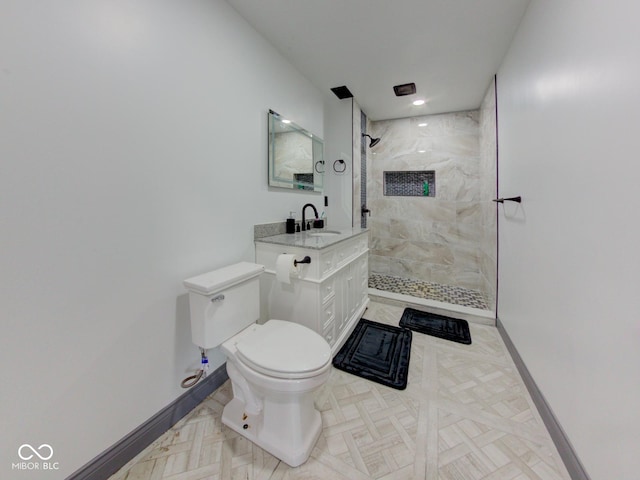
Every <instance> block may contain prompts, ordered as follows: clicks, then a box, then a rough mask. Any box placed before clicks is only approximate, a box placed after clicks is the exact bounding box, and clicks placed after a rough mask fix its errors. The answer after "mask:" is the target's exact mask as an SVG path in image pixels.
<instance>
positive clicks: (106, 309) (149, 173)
mask: <svg viewBox="0 0 640 480" xmlns="http://www.w3.org/2000/svg"><path fill="white" fill-rule="evenodd" d="M0 105H1V106H0V225H1V227H0V272H1V274H0V296H1V297H0V305H2V308H1V310H0V312H1V313H0V315H1V321H2V334H1V340H0V375H1V376H0V409H1V410H0V411H1V425H2V433H0V438H1V442H0V477H2V478H17V475H18V474H19V475H20V478H44V477H43V476H42V475H43V474H42V473H36V474H34V475H30V474H29V473H26V472H20V473H18V472H12V471H11V463H12V462H18V455H17V450H18V447H19V446H20V445H21V444H22V443H29V444H33V445H36V446H37V445H40V444H43V443H47V444H50V445H51V446H52V447H53V449H54V457H53V458H52V459H51V460H50V461H51V462H54V461H55V462H58V463H59V465H60V471H59V472H56V473H55V474H53V476H51V477H50V478H54V477H55V478H63V477H64V476H66V475H68V474H70V473H72V472H73V471H75V470H76V469H77V468H79V467H80V466H82V465H83V464H85V463H86V462H87V461H89V460H91V459H92V458H93V457H94V456H96V455H97V454H99V453H100V452H101V451H103V450H104V449H106V448H108V447H109V446H110V445H112V444H113V443H114V442H116V441H117V440H119V439H120V438H122V437H123V436H124V435H126V434H127V433H128V432H130V431H131V430H132V429H133V428H135V427H137V426H138V425H140V424H141V423H143V422H144V421H146V420H147V419H148V418H149V417H151V416H152V415H153V414H155V413H156V412H158V411H159V410H160V409H162V408H163V407H165V406H166V405H167V404H169V403H170V402H171V401H173V400H174V399H176V398H177V397H178V396H179V395H181V394H182V393H183V392H184V390H182V389H181V388H180V387H179V382H180V380H181V379H182V378H184V377H185V376H187V375H188V374H190V373H192V369H193V368H195V367H196V366H197V364H198V350H197V348H196V347H195V346H193V345H192V344H191V339H190V331H189V318H188V301H187V297H186V295H185V290H184V288H183V286H182V280H183V279H184V278H187V277H189V276H192V275H195V274H199V273H202V272H204V271H207V270H208V269H213V268H216V267H220V266H222V265H225V264H228V263H232V262H236V261H240V260H253V259H254V250H253V228H252V225H253V224H255V223H262V222H269V221H279V220H282V221H284V219H285V218H286V216H287V214H288V212H289V211H290V210H296V211H299V210H300V208H301V207H302V205H303V204H304V203H306V202H309V201H313V202H315V203H319V202H320V201H321V200H320V199H321V196H320V195H313V194H304V193H298V192H290V193H283V192H282V191H276V190H270V189H268V187H267V111H268V109H269V108H273V109H274V110H276V111H278V112H280V113H282V114H283V115H286V116H287V117H290V118H293V119H295V121H296V122H297V123H298V124H300V125H302V126H304V127H306V128H307V129H309V130H310V131H313V132H315V133H317V134H319V135H321V136H322V135H323V113H322V109H323V99H322V95H321V93H320V92H319V91H317V90H316V89H315V88H314V87H312V86H311V84H310V83H309V82H308V81H307V80H306V79H304V78H303V77H301V76H300V74H299V73H298V72H297V71H296V70H295V69H294V68H293V67H292V66H291V65H289V64H288V63H287V62H286V61H285V60H284V59H283V57H281V56H280V55H279V54H278V53H276V51H275V50H274V49H273V48H272V47H270V46H269V45H268V44H266V43H265V41H263V39H262V38H261V37H260V36H259V35H258V34H257V33H255V31H254V30H252V29H251V28H250V27H249V26H248V24H246V23H245V22H244V21H243V20H242V19H241V18H240V17H239V16H238V15H237V14H236V13H235V11H233V10H232V9H231V8H230V7H229V6H228V5H227V4H226V3H225V2H223V1H220V0H187V1H183V2H175V1H170V0H142V1H138V2H128V1H125V0H118V1H114V0H94V1H92V2H77V1H71V0H60V1H56V2H41V1H36V0H5V1H3V2H2V7H1V12H0ZM221 364H222V356H221V355H220V353H219V352H217V353H216V352H214V354H213V358H212V368H216V367H218V366H220V365H221ZM39 475H40V476H39ZM47 478H49V477H47Z"/></svg>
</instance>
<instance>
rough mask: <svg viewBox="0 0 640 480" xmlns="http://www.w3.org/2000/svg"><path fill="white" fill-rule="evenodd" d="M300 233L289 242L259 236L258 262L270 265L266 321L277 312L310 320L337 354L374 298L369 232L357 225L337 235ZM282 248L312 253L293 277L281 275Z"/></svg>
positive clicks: (264, 289) (265, 279)
mask: <svg viewBox="0 0 640 480" xmlns="http://www.w3.org/2000/svg"><path fill="white" fill-rule="evenodd" d="M296 235H299V237H298V239H299V240H300V241H299V242H295V239H294V238H286V237H285V238H284V240H285V241H288V242H289V245H283V244H277V243H276V244H274V243H270V240H267V239H265V240H264V241H256V263H259V264H262V265H264V266H265V273H264V274H263V275H262V276H261V280H260V281H261V284H260V295H261V303H262V305H263V311H262V312H261V317H262V321H266V320H268V319H271V318H275V319H279V320H287V321H291V322H296V323H299V324H302V325H305V326H306V327H309V328H311V329H312V330H314V331H316V332H318V333H319V334H320V335H322V336H323V337H324V338H325V339H326V340H327V342H328V343H329V345H331V349H332V354H335V353H336V352H337V350H338V349H339V348H340V347H341V346H342V344H343V343H344V342H345V340H346V339H347V337H348V336H349V334H350V333H351V331H352V330H353V328H354V327H355V325H356V323H357V322H358V320H359V319H360V318H361V317H362V314H363V313H364V311H365V309H366V308H367V305H368V304H369V296H368V293H367V292H368V281H369V265H368V254H369V245H368V233H367V231H364V230H363V231H360V230H358V231H357V232H356V233H355V234H348V233H345V234H342V235H343V238H336V239H331V240H333V241H330V240H327V239H325V238H322V239H320V240H318V241H313V240H309V234H308V233H303V234H296ZM280 237H283V236H280ZM311 238H313V237H311ZM283 253H288V254H293V255H295V256H296V258H297V259H298V260H301V259H303V258H304V257H305V256H308V257H309V258H310V259H311V263H309V264H300V265H299V267H298V273H297V276H295V275H292V276H291V277H290V283H283V282H280V281H278V279H277V278H276V261H277V258H278V256H279V255H280V254H283Z"/></svg>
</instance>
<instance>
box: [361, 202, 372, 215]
mask: <svg viewBox="0 0 640 480" xmlns="http://www.w3.org/2000/svg"><path fill="white" fill-rule="evenodd" d="M360 214H361V215H362V216H363V217H364V216H365V215H367V214H369V216H371V210H369V209H368V208H367V206H366V205H362V208H361V209H360Z"/></svg>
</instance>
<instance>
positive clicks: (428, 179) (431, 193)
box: [383, 170, 436, 197]
mask: <svg viewBox="0 0 640 480" xmlns="http://www.w3.org/2000/svg"><path fill="white" fill-rule="evenodd" d="M383 175H384V177H383V194H384V195H385V196H387V197H435V196H436V172H435V170H414V171H395V172H393V171H385V172H383Z"/></svg>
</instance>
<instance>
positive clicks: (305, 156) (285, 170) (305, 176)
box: [269, 110, 324, 192]
mask: <svg viewBox="0 0 640 480" xmlns="http://www.w3.org/2000/svg"><path fill="white" fill-rule="evenodd" d="M323 155H324V143H323V141H322V139H321V138H319V137H317V136H315V135H313V134H312V133H310V132H308V131H307V130H305V129H304V128H302V127H300V126H298V125H296V124H295V123H293V122H292V121H291V120H290V119H287V118H284V117H282V116H281V115H279V114H278V113H276V112H274V111H273V110H269V186H271V187H280V188H294V189H299V190H311V191H315V192H321V191H322V183H323V178H324V158H323Z"/></svg>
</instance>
